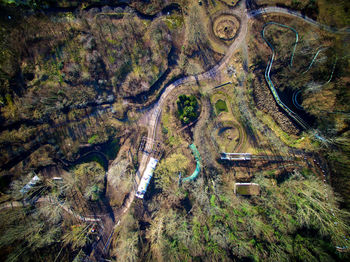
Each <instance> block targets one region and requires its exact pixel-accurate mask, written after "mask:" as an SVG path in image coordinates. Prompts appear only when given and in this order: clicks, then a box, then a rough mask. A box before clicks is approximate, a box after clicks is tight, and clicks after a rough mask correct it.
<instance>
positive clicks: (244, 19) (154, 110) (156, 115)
mask: <svg viewBox="0 0 350 262" xmlns="http://www.w3.org/2000/svg"><path fill="white" fill-rule="evenodd" d="M231 12H232V13H233V14H235V15H236V16H237V17H238V18H240V22H241V23H240V28H239V30H238V35H237V36H236V37H235V39H234V42H233V43H232V44H231V45H230V47H229V48H228V51H227V53H226V54H225V56H224V58H223V59H222V60H221V61H220V62H219V63H218V64H217V65H216V66H214V67H213V68H212V69H210V70H208V71H207V72H204V73H202V74H199V75H195V76H188V77H184V78H181V79H178V80H176V81H175V82H173V83H172V84H170V85H168V86H167V87H166V89H165V90H164V91H163V93H162V94H161V96H160V97H159V99H158V101H156V102H155V103H154V104H153V105H152V106H150V107H149V108H148V110H147V111H146V112H145V114H144V116H143V117H142V118H141V121H140V122H141V123H142V124H143V125H146V126H147V129H148V136H147V138H148V139H147V143H146V145H145V151H150V150H151V149H152V148H153V141H154V140H155V139H156V135H157V128H158V124H159V119H160V116H161V112H162V107H163V104H164V102H165V100H166V98H167V96H168V95H169V94H170V93H171V92H172V91H173V90H174V89H175V88H177V87H178V86H180V85H183V84H189V83H195V82H199V81H203V80H209V79H214V78H216V77H217V76H218V75H220V72H221V71H222V70H223V69H224V68H225V67H227V66H228V65H229V61H230V59H231V58H232V56H233V53H234V52H235V51H236V50H237V49H238V48H239V47H240V46H241V44H242V43H243V42H244V40H245V37H246V35H247V31H248V21H249V19H252V18H254V17H255V16H258V15H262V14H264V13H282V14H287V15H292V16H295V17H299V18H301V19H303V20H304V21H306V22H308V23H310V24H313V25H316V26H318V27H320V28H322V29H325V30H330V31H331V32H333V33H344V32H345V33H348V29H342V30H335V29H332V28H330V27H328V26H324V25H321V24H319V23H318V22H316V21H314V20H312V19H310V18H308V17H305V16H303V15H302V14H300V13H297V12H293V11H289V10H288V9H284V8H274V7H271V8H263V9H258V10H255V11H251V12H249V13H248V12H247V9H246V3H245V1H241V2H240V3H239V4H238V5H237V6H236V7H235V8H234V9H233V10H231ZM334 30H335V32H334ZM242 134H244V132H242ZM244 138H245V139H246V136H244ZM245 139H243V136H242V140H240V141H242V142H241V143H239V144H238V147H237V150H239V149H241V148H242V146H243V144H244V143H243V141H244V140H245ZM148 160H149V156H148V155H147V154H143V155H142V157H141V161H140V165H139V169H138V171H137V174H141V175H142V174H143V172H144V170H145V168H146V165H147V163H148ZM134 199H135V191H134V190H133V191H132V192H130V194H129V197H128V198H127V199H126V200H125V204H124V206H123V207H122V208H120V209H119V210H117V211H115V212H114V213H115V218H116V221H118V224H117V225H116V226H118V225H119V221H120V220H121V219H122V216H123V215H124V214H125V213H126V212H127V211H128V210H129V208H130V206H131V204H132V203H133V201H134Z"/></svg>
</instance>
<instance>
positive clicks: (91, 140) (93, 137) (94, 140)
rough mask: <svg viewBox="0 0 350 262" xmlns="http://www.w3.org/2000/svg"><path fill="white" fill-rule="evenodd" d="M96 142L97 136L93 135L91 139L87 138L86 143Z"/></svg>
mask: <svg viewBox="0 0 350 262" xmlns="http://www.w3.org/2000/svg"><path fill="white" fill-rule="evenodd" d="M96 140H98V135H97V134H96V135H93V136H92V137H90V138H89V140H88V143H89V144H94V143H95V142H96Z"/></svg>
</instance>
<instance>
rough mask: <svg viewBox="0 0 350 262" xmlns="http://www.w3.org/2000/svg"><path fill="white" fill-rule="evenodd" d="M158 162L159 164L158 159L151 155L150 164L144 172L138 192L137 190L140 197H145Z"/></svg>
mask: <svg viewBox="0 0 350 262" xmlns="http://www.w3.org/2000/svg"><path fill="white" fill-rule="evenodd" d="M157 164H158V160H157V159H155V158H153V157H151V158H150V160H149V162H148V164H147V167H146V170H145V172H144V173H143V176H142V178H141V181H140V184H139V187H138V189H137V192H136V196H137V197H138V198H143V197H144V195H145V193H146V190H147V187H148V184H149V182H150V181H151V178H152V176H153V171H154V169H155V168H156V166H157Z"/></svg>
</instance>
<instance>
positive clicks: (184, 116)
mask: <svg viewBox="0 0 350 262" xmlns="http://www.w3.org/2000/svg"><path fill="white" fill-rule="evenodd" d="M176 103H177V110H178V116H179V118H180V120H181V122H182V123H183V124H188V123H190V122H192V121H194V120H196V119H197V117H198V115H199V112H198V102H197V99H196V97H195V96H194V95H190V96H186V95H180V96H179V98H178V100H177V101H176Z"/></svg>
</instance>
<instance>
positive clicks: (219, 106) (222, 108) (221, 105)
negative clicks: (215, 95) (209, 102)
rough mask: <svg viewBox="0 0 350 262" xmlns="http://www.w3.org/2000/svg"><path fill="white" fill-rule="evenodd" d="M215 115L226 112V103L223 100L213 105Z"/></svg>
mask: <svg viewBox="0 0 350 262" xmlns="http://www.w3.org/2000/svg"><path fill="white" fill-rule="evenodd" d="M215 110H216V114H217V115H218V114H220V113H221V112H228V109H227V105H226V102H225V101H224V100H221V99H219V100H218V101H216V103H215Z"/></svg>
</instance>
